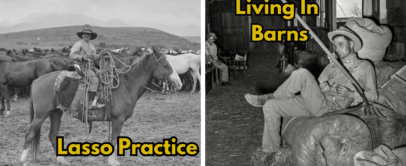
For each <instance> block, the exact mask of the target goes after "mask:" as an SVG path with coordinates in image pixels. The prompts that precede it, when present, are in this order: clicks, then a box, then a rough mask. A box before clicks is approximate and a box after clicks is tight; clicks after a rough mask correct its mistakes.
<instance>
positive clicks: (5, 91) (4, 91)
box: [0, 84, 11, 116]
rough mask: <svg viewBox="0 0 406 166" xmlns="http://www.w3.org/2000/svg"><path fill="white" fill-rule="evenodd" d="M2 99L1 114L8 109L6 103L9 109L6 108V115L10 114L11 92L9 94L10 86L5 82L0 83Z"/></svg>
mask: <svg viewBox="0 0 406 166" xmlns="http://www.w3.org/2000/svg"><path fill="white" fill-rule="evenodd" d="M0 100H1V109H0V114H2V113H3V112H4V111H5V110H6V104H7V110H6V114H5V116H9V115H10V110H11V105H10V94H9V90H8V87H7V86H6V85H3V84H0ZM4 102H5V103H4Z"/></svg>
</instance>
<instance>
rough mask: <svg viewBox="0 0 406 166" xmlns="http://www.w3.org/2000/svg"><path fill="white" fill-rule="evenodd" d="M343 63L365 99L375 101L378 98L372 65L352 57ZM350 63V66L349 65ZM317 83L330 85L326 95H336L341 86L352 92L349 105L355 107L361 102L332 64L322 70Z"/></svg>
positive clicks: (349, 84)
mask: <svg viewBox="0 0 406 166" xmlns="http://www.w3.org/2000/svg"><path fill="white" fill-rule="evenodd" d="M347 63H348V64H349V65H346V62H344V66H346V67H345V68H347V70H348V71H349V72H350V73H351V75H352V76H353V77H354V79H355V80H356V81H357V82H358V84H359V85H360V86H361V88H362V89H363V91H364V93H365V96H366V98H367V99H368V100H369V101H375V100H377V98H378V92H377V85H376V75H375V69H374V67H373V66H372V64H371V63H370V62H368V61H366V60H361V59H358V58H357V57H354V58H353V59H351V60H349V62H347ZM351 63H352V64H351ZM318 81H319V83H323V82H325V81H327V82H328V83H329V85H330V92H327V93H337V91H336V87H337V85H342V86H345V87H347V88H349V89H350V90H352V91H353V92H354V96H353V99H354V102H353V103H352V104H351V105H356V104H358V103H360V102H362V101H363V100H362V98H361V96H360V95H359V94H358V92H357V90H356V89H355V87H354V86H353V85H352V83H351V82H350V80H349V79H347V77H345V75H344V74H343V73H342V72H341V70H340V69H338V67H337V66H336V65H335V64H334V63H330V64H329V65H327V66H326V68H324V70H323V72H322V73H321V75H320V76H319V79H318Z"/></svg>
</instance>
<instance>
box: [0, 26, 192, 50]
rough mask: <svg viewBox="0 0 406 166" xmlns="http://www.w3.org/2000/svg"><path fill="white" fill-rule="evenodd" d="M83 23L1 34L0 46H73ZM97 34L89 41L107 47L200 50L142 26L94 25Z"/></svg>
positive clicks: (188, 43) (181, 40)
mask: <svg viewBox="0 0 406 166" xmlns="http://www.w3.org/2000/svg"><path fill="white" fill-rule="evenodd" d="M81 28H82V26H68V27H57V28H46V29H39V30H29V31H22V32H13V33H6V34H0V47H5V48H33V47H41V48H61V47H66V46H69V45H73V44H74V43H75V42H77V41H79V40H80V38H79V37H78V36H77V35H76V32H78V31H79V30H80V29H81ZM93 29H94V31H95V32H97V33H98V37H97V38H96V39H95V40H92V41H91V42H92V43H93V44H94V45H95V46H96V47H97V46H98V45H99V44H100V43H101V42H105V43H106V44H107V47H110V48H117V47H138V46H152V45H162V46H166V47H170V48H181V49H192V50H195V51H196V50H199V49H200V44H199V43H196V42H191V41H189V40H187V39H185V38H182V37H179V36H175V35H172V34H169V33H166V32H163V31H161V30H157V29H154V28H145V27H97V26H94V27H93Z"/></svg>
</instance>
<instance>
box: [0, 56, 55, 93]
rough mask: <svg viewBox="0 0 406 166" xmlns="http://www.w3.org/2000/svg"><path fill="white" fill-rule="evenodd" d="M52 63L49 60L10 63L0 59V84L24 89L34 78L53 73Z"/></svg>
mask: <svg viewBox="0 0 406 166" xmlns="http://www.w3.org/2000/svg"><path fill="white" fill-rule="evenodd" d="M52 62H53V60H51V59H38V60H31V61H24V62H10V61H8V60H3V59H1V58H0V71H1V72H0V84H3V85H7V86H8V87H12V88H26V87H28V86H30V85H31V83H32V82H33V81H34V80H35V79H36V78H38V77H40V76H42V75H44V74H47V73H50V72H52V71H54V70H55V69H54V68H53V67H52V66H53V65H52Z"/></svg>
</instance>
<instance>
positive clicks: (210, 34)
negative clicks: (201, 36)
mask: <svg viewBox="0 0 406 166" xmlns="http://www.w3.org/2000/svg"><path fill="white" fill-rule="evenodd" d="M207 39H214V40H216V39H217V36H216V34H215V33H213V32H210V33H209V35H207Z"/></svg>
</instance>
